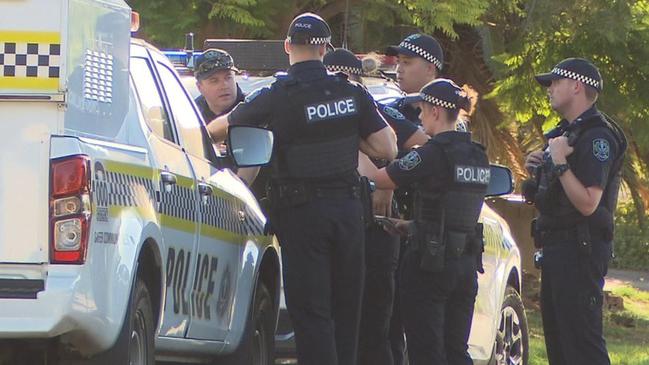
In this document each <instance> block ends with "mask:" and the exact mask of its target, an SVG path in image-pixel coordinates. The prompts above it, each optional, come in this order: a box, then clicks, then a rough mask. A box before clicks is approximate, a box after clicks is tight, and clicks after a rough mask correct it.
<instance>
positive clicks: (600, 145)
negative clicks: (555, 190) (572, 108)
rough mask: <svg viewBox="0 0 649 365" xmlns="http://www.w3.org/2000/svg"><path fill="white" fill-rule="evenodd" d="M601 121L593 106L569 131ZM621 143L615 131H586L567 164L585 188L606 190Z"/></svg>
mask: <svg viewBox="0 0 649 365" xmlns="http://www.w3.org/2000/svg"><path fill="white" fill-rule="evenodd" d="M600 118H602V116H601V115H600V113H599V111H598V110H597V109H596V108H595V107H592V108H591V109H589V110H587V111H586V112H584V113H583V114H582V115H581V116H579V117H578V118H577V119H576V120H575V122H574V123H573V124H574V127H573V126H569V127H568V130H570V128H579V127H584V126H586V125H587V124H588V123H594V122H596V121H597V120H598V119H600ZM618 150H619V146H618V142H617V140H616V138H615V136H614V134H613V132H612V131H611V130H610V129H608V128H606V127H593V128H589V129H586V130H585V131H584V132H583V134H581V135H580V137H579V139H578V140H577V144H576V145H575V146H574V151H573V153H572V154H571V155H570V156H568V158H567V160H568V164H569V165H570V169H571V170H572V171H573V173H574V174H575V176H576V177H577V179H578V180H579V181H580V182H581V183H582V184H583V185H584V187H587V188H588V187H592V186H598V187H600V188H602V189H605V188H606V184H607V182H608V180H609V174H610V172H611V169H612V167H613V162H614V161H615V159H616V158H617V156H618V153H619V152H618Z"/></svg>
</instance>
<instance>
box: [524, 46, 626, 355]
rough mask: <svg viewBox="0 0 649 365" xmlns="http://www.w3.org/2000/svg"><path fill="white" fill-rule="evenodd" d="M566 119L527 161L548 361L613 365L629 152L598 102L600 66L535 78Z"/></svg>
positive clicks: (576, 66)
mask: <svg viewBox="0 0 649 365" xmlns="http://www.w3.org/2000/svg"><path fill="white" fill-rule="evenodd" d="M536 80H537V81H538V82H539V83H540V84H541V85H543V86H545V87H547V88H548V97H549V99H550V104H551V106H552V108H553V109H554V110H556V111H557V112H558V113H559V114H560V115H561V116H562V117H563V118H564V119H563V120H562V122H561V123H560V125H559V126H558V127H557V128H556V129H555V130H553V131H552V132H551V133H549V136H550V137H554V138H550V139H549V141H548V148H547V149H546V152H545V153H544V152H543V151H535V152H532V153H531V154H530V155H529V156H528V158H527V161H526V167H527V168H528V170H529V171H532V172H535V178H536V180H535V181H536V182H538V184H535V185H537V186H533V188H532V189H529V183H528V184H527V185H528V189H525V190H526V198H527V200H528V201H534V202H535V204H536V207H537V209H538V210H539V213H540V214H539V217H538V218H537V220H536V221H535V223H536V224H535V225H533V227H534V228H533V229H534V235H535V243H536V244H537V245H538V246H539V247H542V248H543V262H542V266H543V268H542V270H543V271H542V274H541V280H542V285H541V305H542V315H543V328H544V333H545V340H546V348H547V352H548V359H549V362H550V364H551V365H558V364H570V365H579V364H589V365H601V364H609V363H610V360H609V358H608V353H607V350H606V344H605V341H604V338H603V336H602V300H603V296H602V287H603V285H604V276H605V275H606V272H607V267H608V261H609V258H610V257H611V243H612V239H613V235H612V233H613V213H614V211H615V206H616V203H617V194H618V189H619V186H620V168H621V166H622V159H623V155H624V152H625V149H626V139H625V137H624V134H623V133H622V131H621V129H620V128H619V127H618V126H617V125H616V124H615V122H613V121H612V120H611V119H610V118H609V117H607V116H606V115H604V114H603V113H601V112H600V111H598V110H597V108H596V107H595V102H596V101H597V97H598V95H599V93H600V92H601V91H602V86H603V82H602V77H601V75H600V73H599V71H598V70H597V68H596V67H595V66H594V65H593V64H592V63H590V62H589V61H587V60H585V59H581V58H569V59H566V60H563V61H561V62H560V63H559V64H557V65H556V66H555V67H554V68H553V69H552V71H551V72H549V73H546V74H541V75H537V76H536Z"/></svg>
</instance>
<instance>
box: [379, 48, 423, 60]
mask: <svg viewBox="0 0 649 365" xmlns="http://www.w3.org/2000/svg"><path fill="white" fill-rule="evenodd" d="M385 54H386V55H387V56H398V55H400V54H402V55H405V56H412V57H419V55H418V54H417V53H415V52H413V51H411V50H409V49H407V48H403V47H401V46H390V47H388V48H386V49H385Z"/></svg>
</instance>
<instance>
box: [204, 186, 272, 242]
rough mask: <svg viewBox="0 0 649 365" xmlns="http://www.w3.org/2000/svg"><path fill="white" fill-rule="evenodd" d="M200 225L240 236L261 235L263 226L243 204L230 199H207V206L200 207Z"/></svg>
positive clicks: (217, 197) (215, 197)
mask: <svg viewBox="0 0 649 365" xmlns="http://www.w3.org/2000/svg"><path fill="white" fill-rule="evenodd" d="M239 212H242V213H243V215H241V216H240V215H239V214H240V213H239ZM201 223H203V224H206V225H208V226H214V227H218V228H221V229H223V230H225V231H229V232H234V233H237V234H240V235H245V234H253V235H262V234H263V224H262V222H261V221H260V220H259V218H257V215H256V214H254V213H253V212H252V211H250V210H249V209H248V207H246V206H245V204H244V203H243V202H241V201H239V200H235V199H231V198H223V197H219V196H214V195H212V196H210V197H208V198H207V204H202V205H201Z"/></svg>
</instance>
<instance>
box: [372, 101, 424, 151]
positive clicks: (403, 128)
mask: <svg viewBox="0 0 649 365" xmlns="http://www.w3.org/2000/svg"><path fill="white" fill-rule="evenodd" d="M377 105H378V108H379V111H380V112H381V115H383V117H384V118H385V121H386V122H388V124H389V125H390V127H392V129H393V130H394V133H395V134H396V136H397V148H398V149H399V150H403V149H405V146H404V145H405V144H406V142H407V141H408V139H409V138H410V137H412V135H413V134H415V133H416V132H417V130H418V129H419V127H418V126H417V125H416V124H415V123H413V122H411V121H410V120H408V118H406V116H405V115H403V113H401V112H400V111H399V110H397V109H396V108H393V107H391V106H389V105H383V104H381V103H377Z"/></svg>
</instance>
